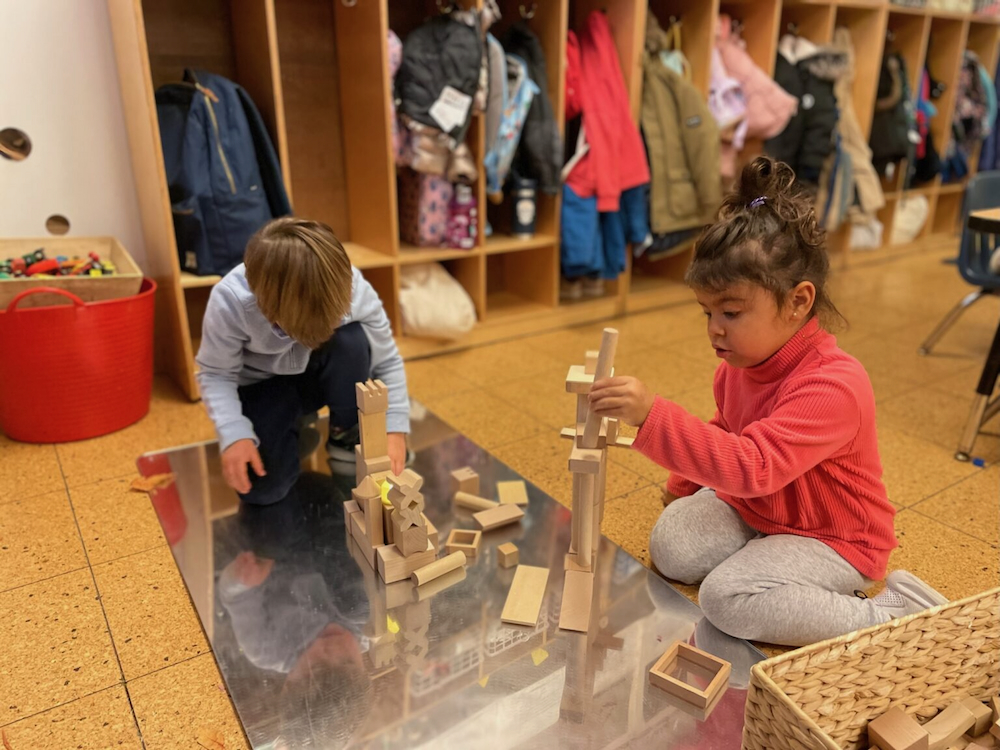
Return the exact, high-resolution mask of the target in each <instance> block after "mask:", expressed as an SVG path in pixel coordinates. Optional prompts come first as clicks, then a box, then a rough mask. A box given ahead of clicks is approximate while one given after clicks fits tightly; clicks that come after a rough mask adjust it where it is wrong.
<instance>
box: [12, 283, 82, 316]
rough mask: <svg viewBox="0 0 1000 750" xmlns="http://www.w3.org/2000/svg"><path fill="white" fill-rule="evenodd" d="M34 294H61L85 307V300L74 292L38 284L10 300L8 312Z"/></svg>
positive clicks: (77, 304) (78, 305)
mask: <svg viewBox="0 0 1000 750" xmlns="http://www.w3.org/2000/svg"><path fill="white" fill-rule="evenodd" d="M32 294H59V295H61V296H63V297H67V298H68V299H69V300H71V301H72V302H73V304H74V305H76V306H77V307H83V300H82V299H80V298H79V297H77V296H76V295H75V294H73V293H72V292H67V291H66V290H65V289H57V288H56V287H54V286H36V287H35V288H34V289H25V290H24V291H23V292H21V293H20V294H19V295H17V296H16V297H14V299H12V300H11V301H10V304H9V305H7V312H9V313H12V312H14V308H15V307H17V304H18V303H19V302H20V301H21V300H23V299H24V298H25V297H28V296H30V295H32Z"/></svg>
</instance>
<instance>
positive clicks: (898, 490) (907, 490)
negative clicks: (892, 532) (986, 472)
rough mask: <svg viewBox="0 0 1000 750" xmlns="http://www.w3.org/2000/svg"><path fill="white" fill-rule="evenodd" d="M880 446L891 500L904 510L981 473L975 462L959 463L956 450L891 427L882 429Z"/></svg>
mask: <svg viewBox="0 0 1000 750" xmlns="http://www.w3.org/2000/svg"><path fill="white" fill-rule="evenodd" d="M878 446H879V456H880V457H881V459H882V469H883V471H884V474H883V476H882V481H883V482H884V483H885V486H886V490H887V491H888V493H889V499H890V500H892V501H893V502H894V503H896V504H897V505H900V506H903V507H909V506H912V505H914V504H916V503H919V502H920V501H921V500H923V499H924V498H926V497H929V496H930V495H933V494H935V493H937V492H940V491H941V490H943V489H945V488H946V487H950V486H951V485H953V484H955V483H956V482H960V481H962V480H963V479H966V478H967V477H969V476H971V475H973V474H975V473H976V472H979V471H981V470H980V469H977V468H976V467H975V466H973V465H972V464H971V463H963V462H961V461H956V460H955V457H954V449H952V450H948V449H946V448H943V447H941V446H940V445H935V444H934V443H930V442H928V441H926V440H924V439H923V438H919V437H916V436H914V435H910V434H909V433H906V432H902V431H900V430H894V429H891V428H889V427H880V428H879V431H878Z"/></svg>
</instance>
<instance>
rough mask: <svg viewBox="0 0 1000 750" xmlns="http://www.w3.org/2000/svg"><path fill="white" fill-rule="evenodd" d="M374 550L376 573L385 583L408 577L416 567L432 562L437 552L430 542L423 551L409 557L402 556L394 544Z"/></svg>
mask: <svg viewBox="0 0 1000 750" xmlns="http://www.w3.org/2000/svg"><path fill="white" fill-rule="evenodd" d="M375 552H376V553H377V554H376V558H377V562H378V574H379V575H380V576H382V580H383V581H385V582H386V583H395V582H396V581H402V580H403V579H404V578H409V577H410V573H412V572H413V571H414V570H416V569H417V568H422V567H424V566H425V565H428V564H430V563H432V562H434V557H435V555H436V554H437V552H436V550H435V549H434V548H433V547H432V546H431V544H430V542H428V543H427V547H426V549H425V550H424V551H423V552H418V553H417V554H415V555H410V556H409V557H404V556H403V554H402V553H401V552H400V551H399V549H398V548H397V547H396V545H394V544H387V545H385V546H384V547H379V548H378V549H377V550H375Z"/></svg>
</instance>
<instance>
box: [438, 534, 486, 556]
mask: <svg viewBox="0 0 1000 750" xmlns="http://www.w3.org/2000/svg"><path fill="white" fill-rule="evenodd" d="M482 540H483V532H481V531H471V530H469V529H452V530H451V533H450V534H448V539H447V541H445V543H444V548H445V551H446V552H447V553H448V554H449V555H450V554H451V553H452V552H456V551H462V552H464V553H465V556H466V557H467V558H471V557H475V556H476V555H478V554H479V544H480V542H482Z"/></svg>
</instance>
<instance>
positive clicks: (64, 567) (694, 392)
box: [0, 247, 1000, 750]
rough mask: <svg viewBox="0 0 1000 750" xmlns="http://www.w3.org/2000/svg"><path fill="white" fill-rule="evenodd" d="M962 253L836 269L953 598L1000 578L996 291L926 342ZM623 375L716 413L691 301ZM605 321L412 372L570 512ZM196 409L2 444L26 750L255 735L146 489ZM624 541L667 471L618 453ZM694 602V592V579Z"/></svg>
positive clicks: (6, 603)
mask: <svg viewBox="0 0 1000 750" xmlns="http://www.w3.org/2000/svg"><path fill="white" fill-rule="evenodd" d="M948 254H950V253H949V248H948V247H938V248H936V249H932V250H926V249H925V250H923V251H921V252H912V253H910V254H908V255H905V256H902V257H898V258H895V259H890V260H886V261H880V260H878V259H877V258H873V259H872V260H871V261H868V260H867V259H864V260H865V262H863V263H854V264H853V266H852V268H851V269H849V270H846V271H842V272H840V273H838V274H837V275H836V278H835V284H834V292H835V299H836V300H837V302H838V304H839V305H840V308H841V310H842V311H843V312H844V314H845V315H846V316H847V318H848V319H849V320H850V321H852V323H853V325H852V327H851V328H850V329H849V330H848V331H846V332H844V333H842V334H841V335H840V336H839V338H840V340H841V342H842V344H843V346H844V347H845V348H846V349H847V350H848V351H850V352H851V353H853V354H855V355H856V356H857V357H859V358H860V359H861V360H862V361H863V362H864V364H865V365H866V367H867V368H868V369H869V372H870V373H871V377H872V381H873V383H874V386H875V392H876V397H877V400H878V403H879V428H880V429H879V435H880V444H881V450H882V458H883V462H884V464H885V481H886V484H887V485H888V488H889V493H890V497H891V498H892V500H893V502H895V503H896V505H897V506H898V507H899V510H900V512H899V515H898V516H897V519H898V521H897V532H898V535H899V539H900V547H899V549H898V550H897V551H896V552H895V553H894V555H893V557H892V562H891V565H892V567H906V568H909V569H911V570H913V571H914V572H916V573H917V574H918V575H920V576H922V577H924V578H926V579H927V580H928V581H929V582H930V583H932V584H933V585H935V586H937V587H938V588H939V589H940V590H941V591H943V592H944V593H945V594H946V595H948V596H949V597H952V598H958V597H962V596H967V595H970V594H973V593H976V592H979V591H982V590H984V589H987V588H991V587H994V586H997V585H1000V571H998V554H1000V553H998V525H1000V513H998V491H1000V435H998V434H997V430H996V429H995V428H996V425H995V424H994V425H993V428H994V429H993V432H994V434H992V435H985V436H983V437H981V438H980V439H979V442H978V444H977V448H976V454H977V455H978V456H980V457H982V458H983V459H984V460H985V461H986V462H987V466H986V468H976V467H974V466H972V465H970V464H960V463H957V462H955V461H954V460H953V459H952V453H953V451H954V448H955V442H956V440H957V436H958V434H959V431H960V429H961V426H962V424H963V421H964V419H965V416H966V411H967V408H968V406H969V402H970V398H971V394H972V389H973V387H974V385H975V382H976V378H977V376H978V372H979V367H980V366H981V362H982V359H983V356H984V355H985V352H986V348H987V346H988V344H989V341H990V339H991V336H992V334H993V331H994V329H995V326H996V323H997V318H998V315H1000V311H998V309H997V303H996V301H995V300H986V301H984V302H982V303H980V306H979V308H978V309H975V310H973V311H972V312H971V313H970V314H969V315H967V316H966V318H965V319H964V320H963V321H962V322H961V323H960V324H959V325H958V326H957V327H956V328H955V329H953V331H952V332H951V333H950V334H949V335H948V336H947V338H945V339H944V341H942V343H941V344H940V345H939V349H938V352H937V355H936V356H934V357H931V358H922V357H919V356H918V355H917V353H916V350H917V345H918V344H919V342H920V341H921V339H922V338H923V337H924V336H925V335H926V333H927V332H928V331H930V330H931V328H932V327H933V325H934V324H935V323H936V322H937V320H938V319H940V317H941V316H942V315H943V314H944V312H945V310H946V309H947V308H948V307H949V306H950V305H951V304H952V303H953V302H954V301H955V300H957V299H958V298H959V296H961V295H962V294H964V293H965V292H966V291H967V289H966V287H965V286H964V284H963V283H962V282H961V281H960V280H959V278H958V274H957V273H956V271H955V269H954V267H951V266H946V265H942V262H941V261H942V259H943V258H945V257H946V256H947V255H948ZM614 325H615V326H616V327H617V328H618V329H619V330H620V331H621V335H622V337H621V342H620V344H619V353H618V357H617V362H616V366H617V368H618V371H619V372H623V373H624V372H628V373H632V374H635V375H637V376H639V377H642V378H644V379H646V380H647V381H648V382H649V383H650V384H651V385H652V386H653V387H655V388H656V390H658V391H659V392H660V393H661V394H663V395H665V396H668V397H671V398H673V399H675V400H676V401H678V402H680V403H681V404H683V405H684V406H686V407H687V408H689V409H690V410H691V411H693V412H694V413H695V414H698V415H699V416H701V417H704V418H707V417H709V416H711V413H712V411H713V403H712V396H711V389H710V384H711V379H712V372H713V369H714V367H715V365H716V360H715V358H714V355H713V354H712V352H711V350H710V349H709V347H708V345H707V344H706V342H705V338H704V334H703V332H702V319H701V316H700V312H699V310H698V309H697V308H696V307H695V306H694V305H684V306H680V307H675V308H671V309H667V310H661V311H655V312H650V313H646V314H643V315H637V316H632V317H628V318H622V319H618V320H616V321H615V322H614ZM601 327H602V326H601V325H588V326H584V327H582V328H574V329H569V330H563V331H557V332H553V333H547V334H542V335H538V336H533V337H530V338H523V339H519V340H515V341H510V342H505V343H501V344H496V345H492V346H488V347H484V348H480V349H475V350H471V351H466V352H460V353H457V354H452V355H449V356H445V357H440V358H436V359H430V360H422V361H416V362H412V363H409V364H408V366H407V369H408V372H409V378H410V387H411V391H412V394H413V396H414V397H415V398H417V399H419V400H420V401H421V402H423V403H424V404H425V405H426V406H428V407H429V408H430V409H432V410H433V411H435V412H436V413H437V414H439V415H440V416H441V417H443V418H444V419H445V420H447V421H449V422H450V423H452V424H453V425H454V426H455V427H456V428H458V429H459V430H460V431H462V432H464V433H465V434H467V435H468V436H469V437H470V438H472V439H473V440H475V441H476V442H478V443H480V444H481V445H482V446H484V447H485V448H487V449H488V450H490V451H491V452H493V453H494V454H495V455H497V456H498V457H499V458H500V459H501V460H503V461H505V462H507V463H509V464H510V465H512V466H513V467H514V468H515V469H516V470H518V471H519V472H521V473H522V474H524V475H525V476H526V477H527V478H528V479H529V480H531V481H532V482H534V483H536V484H538V485H539V486H541V487H542V488H543V489H545V490H546V491H548V492H549V493H550V494H552V495H553V496H554V497H556V498H557V499H558V500H560V501H561V502H563V503H568V502H569V498H570V477H569V474H568V473H567V472H566V471H565V469H564V466H565V454H566V445H565V443H563V442H561V441H560V439H559V437H558V433H557V431H556V428H559V427H562V426H563V425H565V424H567V423H568V421H569V419H570V418H571V414H572V412H573V405H572V403H571V400H569V397H567V396H565V394H564V391H563V385H562V380H563V377H564V375H565V372H566V367H567V365H568V364H572V363H576V362H580V361H581V359H582V355H583V352H584V351H585V350H586V349H592V348H595V347H596V346H597V345H598V342H599V332H600V329H601ZM211 437H212V428H211V424H210V423H209V421H208V419H207V418H206V417H205V415H204V413H203V410H202V409H201V407H200V406H199V405H197V404H190V403H187V402H185V401H184V400H183V399H182V398H181V397H180V396H179V395H178V394H177V392H176V391H175V390H174V389H173V387H172V386H171V385H170V384H169V383H167V382H166V381H162V380H159V381H157V384H156V389H155V394H154V400H153V405H152V409H151V411H150V414H149V416H148V417H146V418H145V419H144V420H143V421H142V422H140V423H139V424H137V425H135V426H134V427H131V428H129V429H128V430H125V431H123V432H120V433H117V434H115V435H110V436H107V437H103V438H99V439H97V440H91V441H86V442H82V443H76V444H69V445H59V446H30V445H20V444H17V443H13V442H10V441H8V440H6V439H5V438H3V437H0V465H2V466H3V471H2V472H0V611H2V612H4V614H5V615H6V616H5V617H4V618H3V619H2V620H0V643H2V644H3V647H2V648H0V674H2V675H4V677H3V680H2V682H0V685H2V688H0V690H2V694H3V700H0V730H2V731H3V732H5V733H6V735H7V739H8V741H9V743H10V746H11V747H12V748H13V750H28V749H29V748H41V747H53V748H55V747H59V748H64V747H66V748H68V747H101V748H104V747H115V748H130V749H132V748H140V747H145V748H148V749H149V750H160V749H161V748H162V749H163V750H167V749H170V750H173V749H174V748H181V747H183V748H187V747H195V746H196V738H197V737H198V735H199V733H202V732H207V731H209V730H217V731H219V732H221V733H222V735H223V736H224V737H225V747H226V748H227V749H228V750H233V749H234V748H239V747H244V746H245V740H244V738H243V735H242V732H241V730H240V727H239V724H238V722H237V721H236V719H235V716H234V714H233V710H232V707H231V705H230V703H229V700H228V697H227V695H226V692H225V688H224V687H223V684H222V680H221V678H220V676H219V674H218V671H217V670H216V667H215V663H214V661H213V658H212V656H211V653H210V648H209V646H208V644H207V642H206V641H205V637H204V635H203V633H202V631H201V628H200V626H199V623H198V620H197V617H196V615H195V613H194V609H193V607H192V606H191V604H190V601H189V599H188V597H187V594H186V591H185V589H184V585H183V582H182V581H181V579H180V576H179V574H178V572H177V569H176V567H175V566H174V564H173V561H172V559H171V556H170V552H169V549H168V548H167V546H166V541H165V539H164V537H163V535H162V533H161V531H160V528H159V524H158V522H157V520H156V517H155V515H154V513H153V510H152V508H151V507H150V505H149V502H148V500H147V498H146V496H145V495H140V494H135V493H130V492H128V490H127V487H128V481H129V479H130V478H131V477H132V476H133V475H134V474H135V464H134V461H135V458H136V455H137V454H139V453H141V452H146V451H151V450H156V449H162V448H167V447H171V446H175V445H181V444H184V443H190V442H195V441H199V440H205V439H210V438H211ZM612 460H613V464H612V466H611V468H610V471H609V475H608V499H609V500H608V507H607V513H606V521H605V524H604V531H605V533H606V534H607V535H608V536H609V537H611V538H612V539H614V540H615V541H616V542H618V543H620V544H621V545H623V546H624V547H625V548H626V549H627V550H629V551H630V552H631V553H632V554H633V555H635V556H636V557H637V558H638V559H640V560H642V561H643V562H645V563H647V564H648V560H649V557H648V552H647V549H646V542H647V537H648V533H649V529H650V527H651V526H652V524H653V522H654V521H655V519H656V517H657V514H658V513H659V510H660V500H659V488H658V485H659V484H660V483H662V482H663V481H664V480H665V478H666V472H665V471H663V470H662V469H660V468H659V467H657V466H654V465H653V464H651V463H649V462H648V461H646V460H645V459H644V458H642V457H641V456H639V455H637V454H632V453H626V452H617V453H615V454H614V455H613V457H612ZM687 593H688V594H689V595H691V596H695V595H696V590H695V589H693V588H689V589H687Z"/></svg>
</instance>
